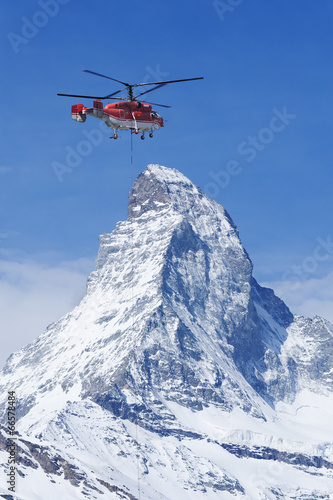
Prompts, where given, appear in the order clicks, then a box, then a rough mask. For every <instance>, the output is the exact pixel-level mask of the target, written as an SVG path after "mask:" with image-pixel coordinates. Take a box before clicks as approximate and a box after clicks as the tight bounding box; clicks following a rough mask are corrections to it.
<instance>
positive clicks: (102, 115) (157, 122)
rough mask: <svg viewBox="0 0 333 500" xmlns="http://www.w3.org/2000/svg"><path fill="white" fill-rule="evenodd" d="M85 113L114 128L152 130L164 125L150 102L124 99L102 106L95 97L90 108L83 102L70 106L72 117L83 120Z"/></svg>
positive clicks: (84, 119) (115, 129)
mask: <svg viewBox="0 0 333 500" xmlns="http://www.w3.org/2000/svg"><path fill="white" fill-rule="evenodd" d="M87 115H89V116H94V117H95V118H98V119H99V120H102V121H104V123H105V124H106V125H107V126H108V127H111V128H112V129H113V130H114V133H115V135H116V131H117V130H133V131H134V132H136V133H138V132H139V131H140V132H143V133H144V132H152V131H153V130H158V129H159V128H161V127H163V126H164V123H163V118H162V117H161V116H160V115H159V114H158V113H157V111H154V110H153V109H152V106H151V104H148V103H145V102H137V101H124V102H115V103H111V104H107V105H106V106H105V107H104V108H103V103H102V101H101V100H99V99H96V100H94V102H93V107H92V108H86V107H85V106H83V104H75V105H74V106H72V118H73V120H75V121H78V122H85V121H86V117H87Z"/></svg>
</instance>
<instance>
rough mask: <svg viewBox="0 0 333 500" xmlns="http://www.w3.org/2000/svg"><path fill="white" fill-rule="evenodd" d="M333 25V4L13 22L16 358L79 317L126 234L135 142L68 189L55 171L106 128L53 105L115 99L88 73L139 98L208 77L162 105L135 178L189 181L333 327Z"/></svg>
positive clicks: (81, 13)
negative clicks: (111, 238) (150, 171)
mask: <svg viewBox="0 0 333 500" xmlns="http://www.w3.org/2000/svg"><path fill="white" fill-rule="evenodd" d="M332 19H333V5H332V2H331V1H330V0H322V1H321V2H320V3H318V4H317V3H315V2H310V1H303V0H294V1H293V2H290V1H287V0H279V1H278V2H277V1H270V2H267V1H266V0H251V1H249V0H226V1H222V0H221V1H208V2H207V1H206V0H197V1H193V0H191V1H189V0H184V1H182V2H179V1H175V0H169V2H167V3H162V2H156V1H153V0H146V1H145V2H141V3H138V2H134V1H132V0H128V1H127V2H114V1H110V0H99V1H98V3H97V4H96V3H93V2H91V1H88V0H80V1H79V0H50V1H46V0H40V1H39V2H38V1H32V0H29V1H27V0H24V1H23V0H16V1H15V2H11V3H7V4H6V5H3V6H2V16H1V21H0V23H1V37H2V43H1V44H0V56H1V63H2V78H1V82H0V85H1V96H2V106H1V135H0V140H1V158H0V186H1V187H0V190H1V197H0V217H1V218H0V300H1V302H0V303H1V304H2V307H3V312H2V313H1V318H2V319H1V320H0V322H1V323H0V331H1V334H2V336H3V337H4V347H3V349H4V356H5V355H7V354H8V353H9V352H11V350H13V349H16V348H18V347H20V346H21V345H23V344H25V343H26V342H27V341H30V340H31V339H32V338H34V337H36V336H37V335H38V334H39V333H41V331H42V330H43V329H44V327H45V326H46V325H47V324H48V323H50V322H51V321H54V320H56V319H57V318H58V317H59V316H60V315H61V314H63V313H65V312H67V311H68V310H70V309H71V308H72V307H73V306H74V305H75V304H76V303H77V302H78V300H79V298H80V297H81V296H82V294H83V293H84V283H85V280H86V277H87V274H88V273H89V271H90V270H92V268H93V260H94V258H95V257H96V254H97V251H98V235H99V234H102V233H104V232H110V231H112V230H113V229H114V226H115V223H116V222H117V221H118V220H124V219H125V218H126V208H127V195H128V191H129V188H130V163H129V146H130V136H129V133H126V132H123V133H121V134H120V135H121V139H119V140H118V141H111V140H109V139H108V134H107V133H106V134H105V135H104V138H103V141H101V142H100V144H98V145H95V146H92V147H91V151H90V152H89V154H87V155H86V156H81V157H80V159H79V160H80V161H79V164H78V166H76V167H75V168H73V169H72V171H71V172H67V173H64V175H63V176H62V178H61V182H60V180H59V178H58V177H59V176H58V177H57V175H56V173H55V171H54V168H53V166H54V162H59V163H63V164H66V154H67V152H68V151H69V150H71V151H72V150H74V151H77V150H78V148H79V150H80V144H82V141H84V140H87V137H86V135H84V134H87V133H88V134H89V133H91V131H93V130H94V129H96V127H99V123H100V122H98V121H97V120H94V119H93V118H90V119H89V117H88V120H87V121H86V123H85V124H79V123H76V122H74V121H73V120H71V118H70V108H71V105H72V104H75V103H77V102H79V100H77V99H70V98H65V97H58V96H57V95H56V94H57V92H64V93H78V94H81V93H82V94H88V95H89V94H90V93H92V94H101V93H102V94H103V93H104V94H108V93H111V92H113V91H116V90H118V88H119V86H118V84H116V83H113V82H111V81H110V82H109V81H108V80H105V79H102V78H98V77H95V76H93V75H89V74H86V73H83V72H82V69H90V70H92V71H97V72H100V73H104V74H106V75H109V76H111V77H114V78H116V79H120V80H124V81H130V82H133V83H135V82H140V81H154V80H155V81H156V80H159V79H178V78H190V77H196V76H204V80H203V81H198V82H190V83H182V84H174V85H169V86H166V87H163V88H161V89H159V90H157V91H156V92H154V94H151V99H152V100H153V102H161V103H165V104H169V105H171V106H172V108H171V109H159V111H160V112H161V114H162V115H163V117H164V119H165V120H166V124H165V128H164V129H162V130H160V131H158V132H157V133H156V134H155V137H154V139H149V138H147V139H146V140H145V141H141V140H140V139H139V137H134V176H135V177H136V176H137V175H138V174H139V173H140V172H141V171H142V170H144V168H145V167H146V165H147V164H149V163H159V164H162V165H166V166H168V167H173V168H177V169H179V170H180V171H182V172H183V173H184V174H185V175H187V176H188V177H189V178H190V179H191V180H192V181H194V182H195V183H196V184H198V185H199V186H200V187H201V188H202V189H203V190H204V191H206V192H207V194H210V195H212V197H214V198H215V199H216V200H217V201H218V202H219V203H221V204H222V205H223V206H224V207H225V208H226V209H227V210H228V212H229V213H230V215H231V217H232V218H233V220H234V221H235V223H236V224H237V226H238V228H239V230H240V236H241V239H242V241H243V243H244V246H245V248H246V249H247V251H248V252H249V254H250V256H251V258H252V260H253V262H254V275H255V276H256V278H257V279H258V280H259V281H260V282H261V283H266V284H269V285H271V286H273V287H274V288H275V289H276V290H277V291H278V292H279V293H280V294H281V295H282V296H283V298H284V299H285V300H286V302H287V303H288V305H290V306H291V308H292V310H293V311H294V312H299V313H302V314H307V315H310V316H311V315H313V314H316V313H318V314H321V315H323V316H325V317H327V318H329V319H331V320H333V314H332V313H331V310H332V299H333V287H332V284H333V247H332V240H333V231H332V207H333V197H332V148H331V142H332V139H331V138H332V129H333V127H332V110H333V92H332V88H333V86H332V84H333V69H332V64H331V60H332V47H333V34H332V29H331V26H332ZM89 102H90V101H84V104H88V103H89ZM281 116H282V118H281ZM279 117H280V118H279ZM106 132H107V130H106ZM9 332H11V333H10V334H9Z"/></svg>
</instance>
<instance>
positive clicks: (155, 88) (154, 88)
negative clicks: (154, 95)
mask: <svg viewBox="0 0 333 500" xmlns="http://www.w3.org/2000/svg"><path fill="white" fill-rule="evenodd" d="M164 85H166V83H161V85H157V87H153V88H152V89H149V90H146V92H141V94H139V95H137V96H136V97H135V99H136V98H137V97H140V96H142V95H144V94H148V92H152V91H153V90H157V89H159V88H161V87H164Z"/></svg>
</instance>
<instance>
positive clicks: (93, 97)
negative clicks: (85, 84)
mask: <svg viewBox="0 0 333 500" xmlns="http://www.w3.org/2000/svg"><path fill="white" fill-rule="evenodd" d="M57 95H61V96H65V97H82V98H84V99H108V96H106V97H101V96H97V95H77V94H57Z"/></svg>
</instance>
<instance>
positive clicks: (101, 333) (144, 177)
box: [0, 165, 333, 500]
mask: <svg viewBox="0 0 333 500" xmlns="http://www.w3.org/2000/svg"><path fill="white" fill-rule="evenodd" d="M332 378H333V326H332V325H331V324H330V323H329V322H327V321H326V320H324V319H322V318H319V317H315V318H314V319H306V318H303V317H300V316H294V315H293V314H292V313H291V312H290V310H289V309H288V307H287V306H286V305H285V304H284V303H283V302H282V301H281V300H280V299H279V298H278V297H276V296H275V295H274V292H273V291H272V290H270V289H267V288H262V287H261V286H260V285H259V284H258V283H257V282H256V281H255V279H254V278H253V276H252V263H251V260H250V258H249V256H248V254H247V252H246V251H245V249H244V248H243V246H242V244H241V241H240V239H239V235H238V231H237V228H236V226H235V225H234V223H233V221H232V220H231V218H230V216H229V215H228V213H227V212H226V211H225V210H224V209H223V208H222V207H221V206H220V205H219V204H218V203H216V202H215V201H213V200H211V199H209V198H208V197H207V196H205V195H204V194H203V193H202V192H201V190H200V189H199V188H198V187H196V186H195V185H194V184H192V182H190V181H189V180H188V179H187V178H186V177H184V176H183V175H182V174H181V173H180V172H178V171H176V170H173V169H168V168H166V167H162V166H159V165H150V166H148V167H147V169H146V170H145V171H144V172H143V173H142V174H141V175H140V176H139V177H138V179H137V180H136V182H135V183H134V186H133V189H132V192H131V194H130V203H129V216H128V220H127V221H126V222H119V223H118V224H117V226H116V228H115V230H114V231H113V232H112V233H111V234H104V235H103V236H101V237H100V249H99V253H98V257H97V260H96V270H95V271H94V272H93V273H92V274H91V275H90V276H89V279H88V283H87V293H86V296H85V297H84V298H83V299H82V301H81V303H80V304H79V305H78V306H77V307H76V308H75V309H74V310H73V311H72V312H71V313H69V314H67V315H66V316H65V317H63V318H61V319H60V320H59V321H57V322H56V323H54V324H52V325H50V326H49V327H48V328H47V330H46V331H45V332H44V333H43V334H42V335H41V336H40V337H38V338H37V340H36V341H35V342H33V343H32V344H29V345H28V346H26V347H25V348H23V349H22V350H21V351H19V352H17V353H15V354H13V355H11V356H10V358H9V359H8V361H7V363H6V365H5V367H4V369H3V371H2V372H1V378H0V384H1V390H0V396H1V398H2V400H1V403H2V405H1V408H2V413H1V422H2V424H3V426H4V427H2V428H1V434H0V450H1V451H0V454H1V459H2V462H3V463H4V464H5V463H6V461H7V458H6V457H7V455H8V454H7V452H6V450H5V438H6V429H5V426H6V406H5V400H6V398H7V391H8V390H15V391H16V394H17V398H18V406H17V417H18V418H19V421H18V423H17V430H18V432H19V439H18V451H19V453H18V460H19V465H18V469H19V470H18V474H19V475H18V484H17V491H16V493H15V496H13V498H17V499H19V500H23V499H29V500H44V499H46V498H47V499H50V500H52V499H57V500H59V498H61V499H64V500H67V499H68V500H70V499H81V498H88V499H101V498H110V499H118V500H119V499H121V498H123V499H129V500H131V499H132V500H134V499H139V498H142V499H145V500H178V499H180V498H182V499H184V500H185V499H198V500H199V499H210V500H217V499H228V498H244V499H274V498H290V499H291V498H303V499H304V500H305V499H308V500H310V499H315V498H322V499H329V498H333V425H332V417H333V395H332V388H333V385H332ZM4 470H5V468H4ZM0 476H1V477H0V487H2V489H1V488H0V498H8V499H10V498H11V496H10V494H9V492H8V491H7V490H6V476H5V472H3V473H2V474H0ZM6 495H7V496H6Z"/></svg>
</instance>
